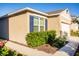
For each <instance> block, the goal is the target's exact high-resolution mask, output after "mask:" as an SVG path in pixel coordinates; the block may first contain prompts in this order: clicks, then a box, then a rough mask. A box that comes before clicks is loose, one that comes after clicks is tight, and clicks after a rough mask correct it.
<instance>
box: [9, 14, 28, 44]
mask: <svg viewBox="0 0 79 59" xmlns="http://www.w3.org/2000/svg"><path fill="white" fill-rule="evenodd" d="M27 23H28V22H27V15H26V13H23V14H20V15H16V16H12V17H9V39H10V40H12V41H15V42H19V43H22V44H26V41H25V37H26V34H27V32H28V27H27V26H28V24H27Z"/></svg>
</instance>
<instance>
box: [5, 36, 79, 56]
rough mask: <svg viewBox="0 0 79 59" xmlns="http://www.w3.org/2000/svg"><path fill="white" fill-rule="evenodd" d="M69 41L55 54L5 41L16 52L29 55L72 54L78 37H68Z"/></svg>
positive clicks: (78, 40) (78, 41) (78, 42)
mask: <svg viewBox="0 0 79 59" xmlns="http://www.w3.org/2000/svg"><path fill="white" fill-rule="evenodd" d="M68 41H69V43H68V44H67V45H65V46H64V47H63V48H61V49H60V50H58V51H57V52H56V53H55V54H48V53H46V52H43V51H39V50H37V49H32V48H29V47H26V46H23V45H19V44H16V43H13V42H10V41H8V42H7V43H6V46H7V47H9V48H11V49H13V50H16V51H17V52H19V53H21V54H24V55H29V56H73V55H74V53H75V51H76V49H77V47H78V44H79V38H78V37H70V38H69V39H68Z"/></svg>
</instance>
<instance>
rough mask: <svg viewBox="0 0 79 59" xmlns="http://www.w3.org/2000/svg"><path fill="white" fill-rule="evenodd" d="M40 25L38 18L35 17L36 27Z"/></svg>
mask: <svg viewBox="0 0 79 59" xmlns="http://www.w3.org/2000/svg"><path fill="white" fill-rule="evenodd" d="M38 24H39V19H38V17H34V26H38Z"/></svg>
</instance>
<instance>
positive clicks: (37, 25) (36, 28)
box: [33, 17, 39, 32]
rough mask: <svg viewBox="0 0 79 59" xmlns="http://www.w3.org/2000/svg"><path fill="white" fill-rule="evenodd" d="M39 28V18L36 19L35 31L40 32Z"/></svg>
mask: <svg viewBox="0 0 79 59" xmlns="http://www.w3.org/2000/svg"><path fill="white" fill-rule="evenodd" d="M38 27H39V18H38V17H34V25H33V31H34V32H38Z"/></svg>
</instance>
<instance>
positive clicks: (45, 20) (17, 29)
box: [0, 8, 71, 44]
mask: <svg viewBox="0 0 79 59" xmlns="http://www.w3.org/2000/svg"><path fill="white" fill-rule="evenodd" d="M70 25H71V16H70V14H69V11H68V9H63V10H57V11H53V12H47V13H44V12H40V11H38V10H35V9H31V8H24V9H21V10H18V11H15V12H12V13H9V14H7V15H4V16H2V17H0V37H3V38H6V39H9V40H10V41H14V42H18V43H21V44H26V41H25V37H26V34H28V33H30V32H39V31H46V30H47V31H49V30H56V32H57V35H58V36H59V35H61V34H65V33H67V34H68V36H70Z"/></svg>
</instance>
